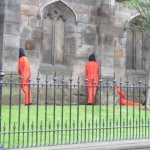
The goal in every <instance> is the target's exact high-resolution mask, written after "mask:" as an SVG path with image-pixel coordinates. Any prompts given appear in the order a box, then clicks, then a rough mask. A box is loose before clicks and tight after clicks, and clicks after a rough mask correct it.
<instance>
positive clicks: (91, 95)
mask: <svg viewBox="0 0 150 150" xmlns="http://www.w3.org/2000/svg"><path fill="white" fill-rule="evenodd" d="M85 72H86V78H87V80H88V104H89V105H90V104H94V103H95V96H96V91H97V86H98V81H99V64H98V63H97V62H96V60H95V55H94V54H91V55H90V56H89V62H87V63H86V69H85Z"/></svg>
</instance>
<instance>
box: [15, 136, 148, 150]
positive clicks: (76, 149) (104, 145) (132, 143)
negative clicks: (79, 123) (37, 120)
mask: <svg viewBox="0 0 150 150" xmlns="http://www.w3.org/2000/svg"><path fill="white" fill-rule="evenodd" d="M15 150H18V149H15ZM21 150H150V139H142V140H128V141H113V142H97V143H86V144H72V145H59V146H49V147H38V148H22V149H21Z"/></svg>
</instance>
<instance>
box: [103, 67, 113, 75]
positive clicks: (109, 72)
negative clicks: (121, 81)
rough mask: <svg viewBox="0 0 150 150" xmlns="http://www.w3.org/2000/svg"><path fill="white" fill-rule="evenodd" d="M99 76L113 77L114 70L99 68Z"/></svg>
mask: <svg viewBox="0 0 150 150" xmlns="http://www.w3.org/2000/svg"><path fill="white" fill-rule="evenodd" d="M101 76H105V77H114V68H113V67H104V66H101Z"/></svg>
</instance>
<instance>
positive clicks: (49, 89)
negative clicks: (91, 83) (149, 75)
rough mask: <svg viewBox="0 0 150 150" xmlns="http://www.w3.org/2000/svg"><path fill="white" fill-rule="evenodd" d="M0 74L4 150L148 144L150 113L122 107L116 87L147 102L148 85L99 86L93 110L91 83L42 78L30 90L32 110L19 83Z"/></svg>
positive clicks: (104, 83) (111, 83) (102, 83)
mask: <svg viewBox="0 0 150 150" xmlns="http://www.w3.org/2000/svg"><path fill="white" fill-rule="evenodd" d="M3 76H4V74H3V73H2V72H0V142H1V146H3V147H5V148H20V147H39V146H50V145H61V144H74V143H88V142H103V141H115V140H129V139H143V138H150V111H147V110H146V109H145V106H142V105H139V106H122V105H120V104H119V101H120V97H119V96H118V94H117V93H116V90H115V87H116V85H118V86H120V88H121V90H122V91H124V92H125V94H126V97H127V99H131V100H132V101H137V102H139V103H140V102H141V100H143V101H147V99H146V95H144V94H143V91H144V93H145V91H147V90H148V88H149V86H148V84H147V83H142V82H141V81H139V82H137V83H136V82H134V81H133V82H129V81H126V82H125V83H122V82H121V81H120V82H119V83H117V82H116V81H115V80H113V81H112V80H108V79H106V80H105V81H103V80H100V81H99V85H98V87H97V96H96V101H95V104H93V105H87V97H88V94H87V87H88V81H87V80H82V81H81V80H80V79H78V80H77V82H75V81H73V79H72V78H71V77H70V78H68V79H64V78H63V77H62V79H60V78H59V79H58V78H57V77H56V76H54V78H53V79H52V80H50V79H48V77H45V81H41V79H40V77H39V76H38V77H37V78H36V82H35V83H33V82H32V81H31V82H30V84H29V86H30V88H31V91H32V95H33V103H32V105H24V100H23V99H24V95H23V93H22V90H21V83H20V81H19V80H18V79H17V78H16V77H14V76H13V75H10V76H9V78H8V77H7V78H6V76H5V78H4V77H3Z"/></svg>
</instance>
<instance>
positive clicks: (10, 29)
mask: <svg viewBox="0 0 150 150" xmlns="http://www.w3.org/2000/svg"><path fill="white" fill-rule="evenodd" d="M4 29H5V30H4V32H5V33H9V34H15V35H20V25H19V24H16V23H10V22H9V23H5V28H4Z"/></svg>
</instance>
